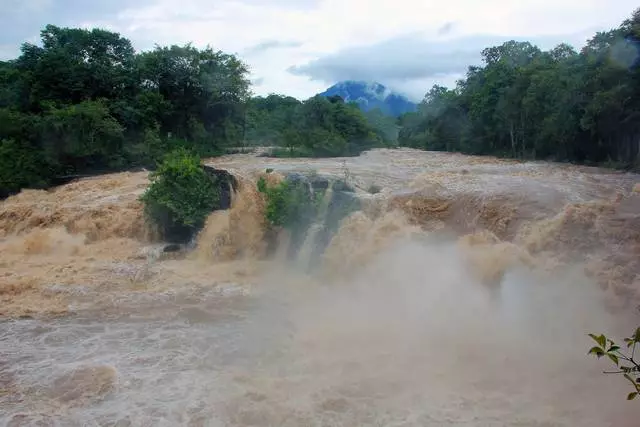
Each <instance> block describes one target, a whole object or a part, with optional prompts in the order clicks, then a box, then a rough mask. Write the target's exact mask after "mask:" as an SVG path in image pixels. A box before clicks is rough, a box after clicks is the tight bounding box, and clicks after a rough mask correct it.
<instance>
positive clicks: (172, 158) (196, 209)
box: [142, 148, 220, 242]
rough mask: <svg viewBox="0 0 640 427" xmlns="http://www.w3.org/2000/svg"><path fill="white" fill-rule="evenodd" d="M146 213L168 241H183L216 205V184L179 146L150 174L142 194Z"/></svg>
mask: <svg viewBox="0 0 640 427" xmlns="http://www.w3.org/2000/svg"><path fill="white" fill-rule="evenodd" d="M142 201H143V202H144V203H145V214H146V215H147V218H148V219H149V220H151V222H152V223H153V224H154V225H156V226H157V228H158V230H159V232H160V233H161V235H162V237H163V238H164V239H165V240H168V241H174V242H186V241H188V240H189V239H191V237H192V236H193V235H194V234H195V233H196V232H197V231H198V230H200V229H201V228H202V227H203V225H204V222H205V220H206V218H207V216H208V215H209V214H210V213H211V212H212V211H213V210H215V209H216V208H218V205H219V201H220V195H219V186H218V185H217V183H216V182H215V181H214V178H212V177H211V176H209V175H208V174H207V173H206V172H205V170H204V168H203V166H202V165H201V164H200V158H199V157H198V156H197V155H196V154H193V153H191V152H190V151H188V150H186V149H184V148H179V149H177V150H174V151H172V152H170V153H169V154H168V155H167V156H166V157H165V158H164V160H163V161H162V162H161V163H160V164H159V165H158V169H157V170H156V171H154V172H153V173H152V175H151V185H150V186H149V188H148V189H147V191H146V192H145V193H144V195H143V196H142Z"/></svg>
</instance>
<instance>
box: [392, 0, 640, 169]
mask: <svg viewBox="0 0 640 427" xmlns="http://www.w3.org/2000/svg"><path fill="white" fill-rule="evenodd" d="M639 54H640V9H638V10H637V11H636V12H634V13H633V15H632V17H631V18H630V19H628V20H625V21H624V22H623V23H622V24H621V25H620V27H618V28H616V29H614V30H611V31H608V32H601V33H598V34H596V35H595V36H594V37H593V38H591V39H590V40H589V41H588V43H587V44H586V46H585V47H584V48H583V49H582V50H581V51H580V52H576V51H575V50H574V49H573V48H572V47H570V46H568V45H566V44H561V45H559V46H557V47H556V48H554V49H552V50H550V51H541V50H540V49H539V48H537V47H536V46H533V45H532V44H530V43H522V42H515V41H510V42H507V43H504V44H503V45H501V46H497V47H491V48H487V49H484V50H483V51H482V57H483V62H484V66H482V67H470V68H469V69H468V72H467V74H466V78H464V79H462V80H460V81H458V83H457V85H456V87H455V88H454V89H447V88H444V87H441V86H434V87H433V88H432V89H431V90H430V91H429V92H428V93H427V94H426V96H425V98H424V100H423V101H422V103H421V104H420V106H419V111H418V112H416V113H410V114H406V115H404V116H402V117H401V118H400V122H399V124H400V125H401V126H402V129H401V131H400V135H399V143H400V144H401V145H404V146H409V147H416V148H421V149H427V150H443V151H459V152H463V153H471V154H492V155H500V156H508V157H515V158H524V159H549V160H558V161H571V162H581V163H587V164H609V165H611V166H621V167H632V168H638V167H639V166H640V67H639V64H640V61H639V59H638V58H639Z"/></svg>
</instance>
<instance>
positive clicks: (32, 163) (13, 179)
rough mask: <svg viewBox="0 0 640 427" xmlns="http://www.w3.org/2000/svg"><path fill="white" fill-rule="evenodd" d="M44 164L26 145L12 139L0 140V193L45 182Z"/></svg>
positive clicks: (39, 185)
mask: <svg viewBox="0 0 640 427" xmlns="http://www.w3.org/2000/svg"><path fill="white" fill-rule="evenodd" d="M45 175H46V165H44V164H43V163H42V159H41V157H40V156H38V153H37V152H36V151H35V150H34V149H33V148H31V147H29V146H28V145H26V144H24V143H19V142H17V141H14V140H13V139H3V140H1V141H0V195H2V196H7V195H9V194H11V193H14V192H16V191H18V190H20V189H21V188H24V187H42V186H44V185H45V184H46V181H45V178H44V176H45Z"/></svg>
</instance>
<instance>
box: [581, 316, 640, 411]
mask: <svg viewBox="0 0 640 427" xmlns="http://www.w3.org/2000/svg"><path fill="white" fill-rule="evenodd" d="M589 336H590V337H591V338H592V339H593V340H594V341H595V342H596V343H597V344H598V345H597V346H594V347H591V349H590V350H589V352H588V353H587V354H593V355H595V356H596V357H597V358H598V359H600V358H601V357H603V356H606V357H607V358H608V359H609V360H610V361H611V362H612V363H613V364H614V365H615V366H616V367H617V368H618V369H617V370H615V371H604V373H605V374H622V375H623V376H624V378H626V379H627V380H628V381H629V382H630V383H631V384H632V385H633V388H634V390H635V391H633V392H631V393H629V394H628V395H627V400H633V399H635V398H636V397H637V396H638V394H639V393H640V361H638V360H637V359H635V352H636V346H637V345H638V343H640V327H638V328H637V329H636V330H635V332H634V333H633V335H632V336H631V337H628V338H625V339H624V342H625V343H626V346H627V352H626V353H623V352H622V351H621V348H620V346H619V345H617V344H616V343H615V342H614V341H612V340H611V339H609V338H607V337H606V336H604V335H602V334H601V335H595V334H589ZM634 377H635V378H634Z"/></svg>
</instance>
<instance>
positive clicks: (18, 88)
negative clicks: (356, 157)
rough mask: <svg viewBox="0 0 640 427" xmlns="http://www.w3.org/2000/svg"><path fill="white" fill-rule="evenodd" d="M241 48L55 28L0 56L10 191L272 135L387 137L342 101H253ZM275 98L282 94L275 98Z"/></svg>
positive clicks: (315, 143)
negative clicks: (144, 45) (148, 41)
mask: <svg viewBox="0 0 640 427" xmlns="http://www.w3.org/2000/svg"><path fill="white" fill-rule="evenodd" d="M248 74H249V73H248V69H247V67H246V65H245V64H243V63H242V62H241V61H240V60H239V59H238V58H237V57H236V56H234V55H229V54H226V53H224V52H221V51H216V50H213V49H211V48H205V49H197V48H195V47H193V46H191V45H185V46H176V45H173V46H169V47H161V46H156V48H155V49H153V50H151V51H148V52H136V51H135V50H134V49H133V47H132V45H131V42H130V41H129V40H127V39H126V38H123V37H121V36H120V35H119V34H117V33H113V32H109V31H105V30H101V29H93V30H85V29H74V28H60V27H56V26H53V25H48V26H47V27H45V29H44V30H42V31H41V46H36V45H34V44H30V43H25V44H23V45H22V47H21V55H20V56H19V57H18V58H17V59H15V60H11V61H5V62H0V196H6V195H7V194H11V193H13V192H16V191H18V190H19V189H21V188H25V187H45V186H47V185H48V184H50V183H51V182H52V181H54V180H55V179H56V178H59V177H61V176H65V175H75V174H86V173H96V172H102V171H112V170H120V169H123V168H129V167H136V166H146V167H153V166H154V165H155V164H156V162H157V161H158V160H159V159H161V158H162V157H163V156H164V155H165V154H166V153H168V152H171V151H173V150H176V149H187V150H189V151H191V152H193V153H194V154H196V155H199V156H202V157H207V156H215V155H218V154H222V153H223V152H224V150H225V149H226V148H227V147H232V146H238V145H246V144H247V143H253V144H256V143H258V142H260V141H264V140H272V141H274V143H275V144H279V145H286V146H287V147H288V148H289V149H290V150H289V153H294V152H296V153H300V154H306V155H314V156H323V155H346V154H357V153H358V152H360V151H362V150H363V149H366V148H369V147H371V146H374V145H376V144H378V143H379V141H380V137H379V136H378V135H377V134H376V131H375V129H374V128H372V127H371V126H369V124H368V122H367V120H366V119H365V118H364V116H363V115H362V113H360V111H359V110H357V109H356V108H354V107H353V106H352V105H348V104H344V103H342V102H340V101H341V100H339V99H333V100H327V99H323V98H319V97H316V98H312V99H310V100H308V101H306V102H299V101H297V100H295V99H293V98H286V97H278V96H275V97H273V96H272V97H267V98H266V99H262V98H251V92H250V83H249V79H248ZM274 100H275V102H273V101H274Z"/></svg>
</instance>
